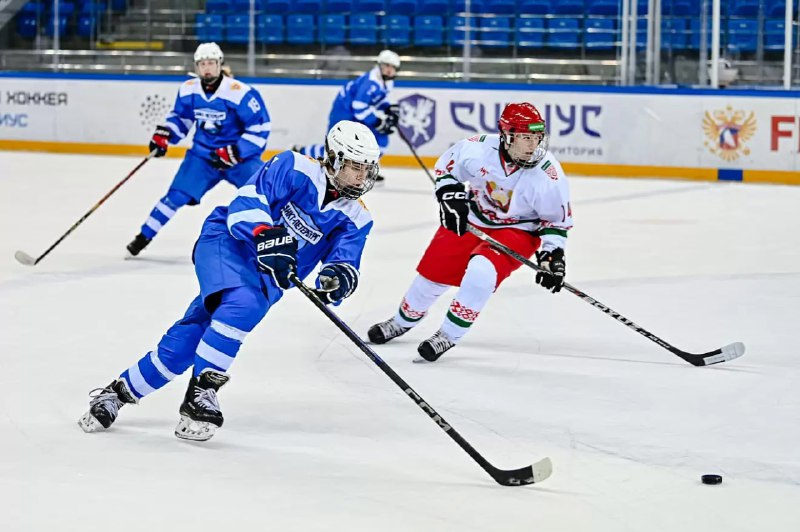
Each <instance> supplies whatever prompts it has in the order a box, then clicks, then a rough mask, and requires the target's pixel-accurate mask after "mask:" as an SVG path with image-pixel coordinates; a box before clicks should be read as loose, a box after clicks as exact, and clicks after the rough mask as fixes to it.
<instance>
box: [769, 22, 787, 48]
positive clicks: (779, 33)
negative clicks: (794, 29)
mask: <svg viewBox="0 0 800 532" xmlns="http://www.w3.org/2000/svg"><path fill="white" fill-rule="evenodd" d="M785 31H786V23H785V21H783V20H781V19H773V20H767V21H766V22H765V23H764V50H767V51H770V52H775V51H781V52H782V51H783V49H784V46H783V39H784V33H785Z"/></svg>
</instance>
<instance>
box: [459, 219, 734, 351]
mask: <svg viewBox="0 0 800 532" xmlns="http://www.w3.org/2000/svg"><path fill="white" fill-rule="evenodd" d="M467 231H469V232H470V233H472V234H473V235H475V236H477V237H478V238H480V239H481V240H483V241H484V242H487V243H488V244H489V245H491V246H492V247H493V248H495V249H498V250H500V251H502V252H503V253H505V254H506V255H508V256H510V257H512V258H514V259H516V260H517V261H519V262H521V263H522V264H524V265H525V266H527V267H529V268H531V269H533V270H535V271H537V272H541V271H543V270H542V268H540V267H539V266H538V265H536V264H534V263H533V262H531V261H530V260H528V259H526V258H525V257H523V256H522V255H520V254H519V253H517V252H516V251H514V250H513V249H511V248H510V247H508V246H505V245H503V244H501V243H500V242H498V241H497V240H495V239H494V238H492V237H490V236H489V235H487V234H486V233H484V232H483V231H481V230H480V229H478V228H477V227H474V226H472V225H468V226H467ZM564 289H565V290H567V291H568V292H572V293H573V294H575V295H576V296H578V297H579V298H581V299H582V300H584V301H586V302H587V303H589V304H590V305H592V306H593V307H594V308H597V309H600V310H601V311H603V312H604V313H605V314H608V315H609V316H611V317H612V318H614V319H615V320H617V321H618V322H620V323H622V324H623V325H626V326H628V327H630V328H631V329H633V330H634V331H636V332H638V333H639V334H641V335H642V336H644V337H645V338H647V339H648V340H650V341H652V342H655V343H657V344H658V345H660V346H661V347H663V348H664V349H666V350H667V351H669V352H670V353H672V354H673V355H677V356H679V357H680V358H682V359H683V360H685V361H686V362H688V363H689V364H692V365H693V366H710V365H712V364H719V363H720V362H727V361H728V360H733V359H735V358H739V357H740V356H742V355H743V354H744V344H743V343H742V342H734V343H732V344H728V345H725V346H723V347H720V348H719V349H715V350H713V351H709V352H708V353H702V354H695V353H688V352H686V351H682V350H680V349H678V348H677V347H675V346H673V345H670V344H669V343H667V342H665V341H664V340H662V339H661V338H659V337H658V336H656V335H655V334H653V333H651V332H650V331H648V330H647V329H645V328H644V327H641V326H639V325H636V324H635V323H634V322H632V321H631V320H629V319H628V318H626V317H625V316H623V315H622V314H620V313H619V312H617V311H616V310H614V309H612V308H610V307H607V306H606V305H604V304H603V303H600V302H599V301H598V300H596V299H595V298H593V297H591V296H589V295H588V294H587V293H585V292H583V291H581V290H578V289H577V288H575V287H574V286H572V285H571V284H569V283H564Z"/></svg>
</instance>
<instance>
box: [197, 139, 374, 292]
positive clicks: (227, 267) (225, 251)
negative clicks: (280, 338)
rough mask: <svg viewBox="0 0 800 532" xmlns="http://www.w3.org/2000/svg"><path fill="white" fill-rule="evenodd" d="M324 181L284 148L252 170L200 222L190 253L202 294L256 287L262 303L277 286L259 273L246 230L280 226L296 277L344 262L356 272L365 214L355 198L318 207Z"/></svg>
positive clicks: (319, 170) (313, 165)
mask: <svg viewBox="0 0 800 532" xmlns="http://www.w3.org/2000/svg"><path fill="white" fill-rule="evenodd" d="M328 186H329V185H328V179H327V176H326V174H325V171H324V169H323V167H322V166H321V164H320V163H319V162H318V161H315V160H313V159H311V158H309V157H306V156H305V155H301V154H299V153H295V152H291V151H286V152H283V153H280V154H278V155H276V156H275V157H273V158H272V159H271V160H270V161H269V162H268V163H266V164H265V165H264V166H263V167H262V169H261V170H260V171H259V172H257V173H256V174H255V175H254V176H253V177H252V178H251V179H250V181H248V182H247V184H246V185H245V186H243V187H242V188H240V189H239V192H238V195H237V196H236V198H235V199H234V200H233V201H232V202H231V204H230V205H229V206H227V207H217V208H216V209H215V210H214V211H213V212H212V213H211V214H210V215H209V217H208V218H207V219H206V221H205V223H204V224H203V229H202V232H201V234H200V239H199V240H198V243H197V246H196V250H195V256H194V260H195V269H196V270H197V276H198V279H199V280H200V292H201V294H202V296H203V298H204V299H205V298H207V297H208V296H210V295H211V294H214V293H217V292H219V291H221V290H224V289H227V288H234V287H239V286H246V287H251V288H255V289H259V290H263V291H264V292H265V293H266V295H267V298H268V299H269V303H270V305H272V304H274V303H275V302H276V301H277V300H278V299H280V297H281V295H282V294H283V291H282V290H281V289H280V288H278V287H277V286H276V285H275V284H274V281H273V280H272V278H271V277H270V276H269V275H267V274H262V273H260V271H259V269H258V263H257V259H256V250H255V244H254V230H255V229H256V228H258V227H260V226H262V225H265V224H266V225H270V226H274V225H281V226H284V227H286V228H287V229H288V231H289V232H290V233H291V234H292V235H293V236H294V237H295V238H296V239H297V242H298V251H297V273H298V276H299V277H300V278H301V279H302V278H304V277H306V276H307V275H308V274H309V273H311V272H312V271H314V269H315V268H316V266H317V265H318V264H319V263H323V264H327V263H334V262H344V263H347V264H351V265H352V266H354V267H355V268H356V269H359V267H360V265H361V254H362V252H363V250H364V244H365V243H366V240H367V235H368V234H369V232H370V230H371V229H372V216H371V215H370V213H369V211H368V210H367V208H366V207H365V206H364V204H363V202H362V201H361V200H350V199H346V198H338V199H334V200H333V201H330V202H329V203H327V204H325V205H323V201H324V200H325V196H326V190H327V188H328Z"/></svg>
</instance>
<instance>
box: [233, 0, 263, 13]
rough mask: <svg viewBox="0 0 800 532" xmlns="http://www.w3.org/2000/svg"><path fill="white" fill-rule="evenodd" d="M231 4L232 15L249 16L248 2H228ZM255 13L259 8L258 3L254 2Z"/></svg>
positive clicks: (243, 0)
mask: <svg viewBox="0 0 800 532" xmlns="http://www.w3.org/2000/svg"><path fill="white" fill-rule="evenodd" d="M230 2H231V11H232V14H233V15H249V14H250V0H230ZM255 4H256V11H258V10H259V9H260V8H261V6H260V5H259V1H258V0H256V2H255Z"/></svg>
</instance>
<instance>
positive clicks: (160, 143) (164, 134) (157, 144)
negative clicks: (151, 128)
mask: <svg viewBox="0 0 800 532" xmlns="http://www.w3.org/2000/svg"><path fill="white" fill-rule="evenodd" d="M169 135H170V130H169V128H167V126H158V127H157V128H156V130H155V132H154V133H153V137H152V138H151V139H150V146H149V147H150V151H153V150H155V152H156V154H155V155H154V157H163V156H164V155H166V154H167V146H168V145H169Z"/></svg>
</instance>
